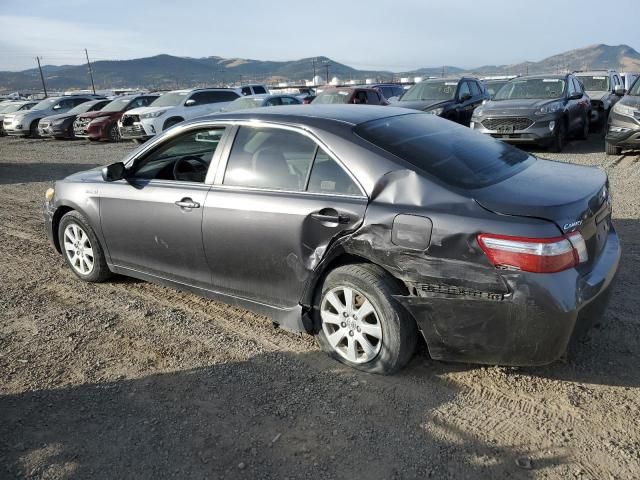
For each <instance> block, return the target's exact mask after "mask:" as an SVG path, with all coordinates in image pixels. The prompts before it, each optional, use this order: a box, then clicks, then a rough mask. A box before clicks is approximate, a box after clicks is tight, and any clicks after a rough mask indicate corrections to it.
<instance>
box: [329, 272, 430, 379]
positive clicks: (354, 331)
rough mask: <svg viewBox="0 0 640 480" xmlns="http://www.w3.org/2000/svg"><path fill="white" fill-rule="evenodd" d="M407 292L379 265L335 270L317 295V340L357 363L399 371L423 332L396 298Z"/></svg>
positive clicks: (371, 370) (355, 365)
mask: <svg viewBox="0 0 640 480" xmlns="http://www.w3.org/2000/svg"><path fill="white" fill-rule="evenodd" d="M402 293H403V291H402V285H401V284H400V282H398V281H397V280H396V279H395V278H393V277H392V276H391V275H389V274H388V273H387V272H385V271H384V270H383V269H382V268H380V267H378V266H376V265H371V264H355V265H345V266H342V267H338V268H336V269H335V270H333V271H331V272H330V273H329V274H328V275H327V277H326V278H325V281H324V283H323V285H322V290H321V291H320V293H319V295H316V309H317V315H318V316H319V318H318V322H319V325H320V329H319V332H318V334H317V340H318V344H319V345H320V347H321V348H322V350H324V351H325V352H326V353H328V354H329V355H330V356H331V357H333V358H334V359H336V360H338V361H340V362H342V363H344V364H346V365H349V366H351V367H353V368H356V369H359V370H363V371H365V372H369V373H380V374H384V375H388V374H392V373H395V372H397V371H398V370H400V369H401V368H402V367H403V366H405V365H406V364H407V362H408V361H409V360H410V359H411V357H412V355H413V353H414V350H415V347H416V341H417V338H418V331H417V327H416V322H415V320H414V319H413V318H411V316H410V315H409V314H408V313H407V312H406V311H405V310H404V309H403V308H402V306H401V305H399V304H398V303H397V302H396V301H395V300H394V299H393V295H398V294H402Z"/></svg>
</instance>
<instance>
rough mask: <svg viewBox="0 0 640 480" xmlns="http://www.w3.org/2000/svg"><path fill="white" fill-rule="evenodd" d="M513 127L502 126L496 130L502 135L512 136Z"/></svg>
mask: <svg viewBox="0 0 640 480" xmlns="http://www.w3.org/2000/svg"><path fill="white" fill-rule="evenodd" d="M513 130H514V129H513V125H500V126H499V127H498V129H497V130H496V131H497V132H498V133H499V134H500V135H510V134H512V133H513Z"/></svg>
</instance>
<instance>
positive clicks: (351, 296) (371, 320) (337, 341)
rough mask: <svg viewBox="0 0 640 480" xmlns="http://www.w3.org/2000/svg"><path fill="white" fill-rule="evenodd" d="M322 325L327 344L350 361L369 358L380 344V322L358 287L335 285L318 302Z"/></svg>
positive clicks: (376, 352) (360, 361) (368, 359)
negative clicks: (319, 303)
mask: <svg viewBox="0 0 640 480" xmlns="http://www.w3.org/2000/svg"><path fill="white" fill-rule="evenodd" d="M320 316H321V318H322V329H323V331H324V334H325V336H326V337H327V340H328V341H329V344H330V345H331V347H332V348H333V349H334V350H335V351H336V352H337V353H338V354H339V355H340V356H342V357H343V358H345V359H347V360H349V361H350V362H353V363H366V362H370V361H371V360H373V359H374V358H375V357H376V356H377V355H378V353H380V349H381V347H382V325H381V324H380V318H379V316H378V313H377V312H376V310H375V308H374V306H373V304H372V303H371V302H370V301H369V299H368V298H367V297H365V295H364V294H363V293H362V292H360V291H359V290H357V289H355V288H351V287H337V288H334V289H332V290H330V291H329V292H327V293H326V294H325V296H324V297H323V299H322V302H321V306H320Z"/></svg>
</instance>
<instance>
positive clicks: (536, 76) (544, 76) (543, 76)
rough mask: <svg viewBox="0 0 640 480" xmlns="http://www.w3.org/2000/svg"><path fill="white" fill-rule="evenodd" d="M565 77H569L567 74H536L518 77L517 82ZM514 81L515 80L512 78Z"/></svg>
mask: <svg viewBox="0 0 640 480" xmlns="http://www.w3.org/2000/svg"><path fill="white" fill-rule="evenodd" d="M567 75H570V74H569V73H549V74H543V73H540V74H536V75H523V76H522V77H518V78H517V80H528V79H530V78H531V79H535V78H559V79H561V78H566V76H567ZM514 80H516V79H515V78H514Z"/></svg>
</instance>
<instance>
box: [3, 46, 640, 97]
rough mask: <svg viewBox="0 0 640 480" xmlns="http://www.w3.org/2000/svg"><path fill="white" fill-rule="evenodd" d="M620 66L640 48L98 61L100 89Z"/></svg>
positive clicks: (21, 79)
mask: <svg viewBox="0 0 640 480" xmlns="http://www.w3.org/2000/svg"><path fill="white" fill-rule="evenodd" d="M594 68H616V69H618V70H620V71H640V53H638V52H637V51H636V50H634V49H633V48H632V47H630V46H628V45H615V46H611V45H603V44H599V45H591V46H588V47H585V48H580V49H576V50H570V51H568V52H564V53H560V54H557V55H553V56H551V57H549V58H545V59H543V60H541V61H538V62H531V61H527V62H522V63H518V64H513V65H484V66H480V67H476V68H471V69H468V68H461V67H455V66H443V67H429V68H420V69H416V70H413V71H409V72H399V73H398V72H396V73H394V72H390V71H377V70H373V71H372V70H357V69H355V68H352V67H350V66H348V65H344V64H341V63H339V62H336V61H333V60H331V59H329V58H327V57H314V58H303V59H300V60H294V61H261V60H249V59H241V58H222V57H216V56H212V57H205V58H189V57H176V56H172V55H166V54H163V55H156V56H153V57H147V58H137V59H133V60H103V61H98V62H94V63H93V64H92V69H93V76H94V80H95V83H96V88H98V89H110V88H122V87H145V88H157V89H167V88H178V87H194V86H204V85H223V84H238V83H248V82H252V83H253V82H260V83H269V84H274V83H278V82H283V81H286V82H291V83H302V82H303V81H304V80H310V79H312V78H313V77H314V74H315V75H317V76H320V78H322V79H325V78H327V77H329V78H333V77H338V78H339V79H340V80H343V81H347V80H352V79H353V80H357V81H360V82H364V80H365V79H366V78H373V79H375V80H376V81H391V80H399V79H400V78H401V77H415V76H421V77H428V76H436V77H439V76H442V75H461V74H465V73H466V74H475V75H507V74H512V75H513V74H526V73H550V72H557V71H565V70H585V69H594ZM42 70H43V74H44V77H45V81H46V85H47V88H48V89H51V90H60V89H73V88H88V87H89V86H90V80H89V75H88V69H87V66H86V65H60V66H55V65H45V66H43V67H42ZM41 86H42V84H41V81H40V74H39V72H38V69H37V68H33V69H29V70H24V71H21V72H7V71H4V72H3V71H0V91H16V90H20V91H29V90H41Z"/></svg>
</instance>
